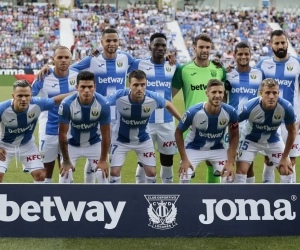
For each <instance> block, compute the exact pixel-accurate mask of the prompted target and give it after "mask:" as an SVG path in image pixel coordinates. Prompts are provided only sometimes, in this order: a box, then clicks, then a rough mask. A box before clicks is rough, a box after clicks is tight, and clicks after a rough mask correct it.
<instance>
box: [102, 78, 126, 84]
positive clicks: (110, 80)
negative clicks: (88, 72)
mask: <svg viewBox="0 0 300 250" xmlns="http://www.w3.org/2000/svg"><path fill="white" fill-rule="evenodd" d="M98 81H99V83H119V84H122V83H123V81H124V78H123V77H111V76H110V77H106V78H101V77H98Z"/></svg>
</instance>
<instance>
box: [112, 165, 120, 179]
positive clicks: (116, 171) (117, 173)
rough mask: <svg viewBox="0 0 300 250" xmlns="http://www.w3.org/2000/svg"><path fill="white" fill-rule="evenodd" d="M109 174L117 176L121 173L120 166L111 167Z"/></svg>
mask: <svg viewBox="0 0 300 250" xmlns="http://www.w3.org/2000/svg"><path fill="white" fill-rule="evenodd" d="M110 175H111V176H114V177H119V176H120V175H121V167H111V168H110Z"/></svg>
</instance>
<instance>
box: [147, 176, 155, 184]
mask: <svg viewBox="0 0 300 250" xmlns="http://www.w3.org/2000/svg"><path fill="white" fill-rule="evenodd" d="M145 177H146V178H145V179H146V183H156V176H153V177H150V176H147V175H146V176H145Z"/></svg>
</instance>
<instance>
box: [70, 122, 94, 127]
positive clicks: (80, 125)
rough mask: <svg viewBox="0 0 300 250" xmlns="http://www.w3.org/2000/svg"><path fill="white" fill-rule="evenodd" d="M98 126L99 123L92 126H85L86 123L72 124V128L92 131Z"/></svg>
mask: <svg viewBox="0 0 300 250" xmlns="http://www.w3.org/2000/svg"><path fill="white" fill-rule="evenodd" d="M97 125H98V122H94V123H90V124H85V123H82V124H75V123H74V122H71V126H72V127H73V128H77V129H91V128H94V127H97Z"/></svg>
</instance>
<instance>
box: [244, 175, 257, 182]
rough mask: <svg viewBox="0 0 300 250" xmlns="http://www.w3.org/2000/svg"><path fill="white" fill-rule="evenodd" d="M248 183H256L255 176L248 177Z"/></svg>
mask: <svg viewBox="0 0 300 250" xmlns="http://www.w3.org/2000/svg"><path fill="white" fill-rule="evenodd" d="M246 182H247V183H255V176H253V177H248V178H247V180H246Z"/></svg>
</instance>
